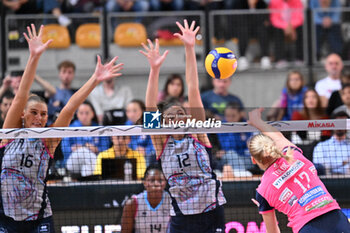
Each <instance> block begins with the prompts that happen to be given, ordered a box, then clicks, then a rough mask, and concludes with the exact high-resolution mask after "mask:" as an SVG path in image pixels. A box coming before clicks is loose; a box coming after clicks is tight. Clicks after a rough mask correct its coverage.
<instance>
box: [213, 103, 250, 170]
mask: <svg viewBox="0 0 350 233" xmlns="http://www.w3.org/2000/svg"><path fill="white" fill-rule="evenodd" d="M243 115H244V114H243V111H242V109H241V106H240V105H239V104H238V103H228V104H227V106H226V108H225V115H224V116H225V119H224V122H245V121H246V120H245V119H244V117H243ZM252 135H253V133H251V132H248V133H219V134H217V136H218V139H219V142H220V145H221V150H222V151H223V152H224V153H223V157H222V162H223V164H224V166H229V167H230V168H232V169H233V175H234V176H236V177H237V176H238V177H239V176H252V173H251V172H250V171H249V169H251V168H253V166H254V165H253V164H252V162H251V160H250V153H249V150H248V147H247V142H248V139H249V138H250V137H251V136H252ZM221 154H222V153H221ZM230 168H229V169H227V168H224V177H225V176H229V175H227V174H225V172H226V171H227V170H230Z"/></svg>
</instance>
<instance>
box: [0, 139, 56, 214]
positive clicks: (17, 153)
mask: <svg viewBox="0 0 350 233" xmlns="http://www.w3.org/2000/svg"><path fill="white" fill-rule="evenodd" d="M0 156H1V158H2V160H1V198H2V199H1V204H2V209H3V213H4V214H5V215H6V216H8V217H11V218H13V219H14V220H15V221H29V220H36V219H38V218H39V217H44V218H45V217H49V216H51V215H52V212H51V206H50V202H49V200H48V197H47V194H46V183H45V182H46V175H47V170H48V167H49V160H50V155H49V152H48V150H47V148H46V146H45V144H44V142H43V140H41V139H15V140H12V141H10V142H9V143H8V144H7V145H5V146H4V147H2V148H1V150H0Z"/></svg>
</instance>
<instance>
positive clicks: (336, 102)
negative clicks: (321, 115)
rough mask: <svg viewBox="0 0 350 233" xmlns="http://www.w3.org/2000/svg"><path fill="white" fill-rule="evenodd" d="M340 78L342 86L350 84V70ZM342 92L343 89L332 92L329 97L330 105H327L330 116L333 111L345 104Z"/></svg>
mask: <svg viewBox="0 0 350 233" xmlns="http://www.w3.org/2000/svg"><path fill="white" fill-rule="evenodd" d="M340 80H341V81H340V82H341V86H342V88H343V87H344V85H346V84H350V72H348V71H346V72H345V73H343V74H342V76H341V78H340ZM340 92H341V90H338V91H333V92H332V95H331V97H330V98H329V101H328V106H327V114H328V116H330V115H332V112H333V111H334V109H336V108H337V107H339V106H341V105H343V104H344V103H343V101H342V99H341V96H340V95H341V93H340Z"/></svg>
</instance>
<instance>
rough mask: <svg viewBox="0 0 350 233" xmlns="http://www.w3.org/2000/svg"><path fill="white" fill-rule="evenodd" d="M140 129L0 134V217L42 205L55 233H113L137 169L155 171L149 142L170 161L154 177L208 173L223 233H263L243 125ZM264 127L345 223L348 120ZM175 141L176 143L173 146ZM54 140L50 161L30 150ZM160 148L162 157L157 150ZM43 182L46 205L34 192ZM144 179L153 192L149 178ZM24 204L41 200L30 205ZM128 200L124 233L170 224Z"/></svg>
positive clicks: (349, 182) (349, 184)
mask: <svg viewBox="0 0 350 233" xmlns="http://www.w3.org/2000/svg"><path fill="white" fill-rule="evenodd" d="M145 119H146V118H145ZM149 123H150V121H148V120H147V119H146V121H145V122H144V125H131V126H98V127H65V128H30V129H3V130H0V138H1V139H2V140H3V142H4V141H5V140H7V142H8V143H9V144H7V145H6V146H5V147H3V150H2V157H1V159H2V160H1V161H2V173H1V191H2V206H3V209H4V213H5V214H6V215H7V216H10V217H12V218H15V219H16V220H25V219H30V218H36V217H38V216H44V217H45V216H46V215H50V213H48V212H46V211H42V210H41V209H42V203H45V205H46V206H49V205H51V207H52V215H53V218H54V223H55V230H56V232H64V233H80V232H81V233H87V232H90V233H102V232H106V233H107V232H108V233H112V232H113V233H116V232H121V226H122V225H121V221H122V217H123V208H124V206H125V204H126V203H128V200H130V198H131V197H132V196H133V195H134V197H135V195H137V194H140V193H142V192H143V191H144V190H145V187H144V183H143V182H144V174H145V171H146V168H147V167H148V166H153V167H154V166H156V165H158V163H159V161H158V160H157V159H156V149H155V147H158V148H159V145H157V146H156V145H154V143H156V142H157V141H156V140H153V143H152V139H151V138H156V137H166V138H167V140H166V141H165V143H166V144H167V150H168V151H166V150H164V151H163V152H162V157H161V159H166V156H173V157H174V158H173V159H168V160H166V161H167V162H166V163H167V164H166V166H164V164H163V169H164V167H166V169H170V170H173V171H176V170H178V172H179V173H181V172H182V171H190V170H191V169H192V167H193V169H198V167H199V168H200V169H202V170H205V171H207V172H208V171H209V170H206V169H210V168H211V169H212V171H213V172H214V173H215V174H216V177H217V179H218V180H221V181H222V189H223V193H224V195H225V198H226V204H225V205H224V211H225V223H226V232H227V233H228V232H239V233H246V232H252V233H253V232H256V233H258V232H265V226H264V223H263V221H262V218H261V216H260V215H259V214H258V210H257V207H256V206H255V205H254V204H253V203H252V202H251V198H254V197H255V189H256V188H257V186H258V184H259V182H260V178H261V176H262V174H263V171H262V170H260V169H259V168H258V167H257V166H256V165H254V164H252V162H251V159H250V154H249V151H248V148H247V141H248V140H249V138H250V137H251V136H252V135H254V134H256V133H258V132H257V130H256V129H255V128H254V127H252V126H250V125H248V124H247V123H245V122H240V123H221V122H220V124H219V123H218V122H216V121H215V120H214V119H213V120H212V121H208V122H207V123H206V125H204V124H202V125H196V124H194V123H193V124H192V123H191V122H189V123H188V124H186V123H184V125H176V126H174V125H168V127H161V128H158V127H157V126H158V125H157V124H153V125H151V124H149ZM268 123H269V124H270V125H272V126H274V127H276V128H277V129H278V130H280V131H281V132H282V133H283V134H284V135H285V136H286V137H287V138H289V139H290V140H291V141H292V142H293V143H295V144H296V145H297V146H298V147H299V148H301V149H302V150H303V151H304V155H305V156H306V157H307V158H308V159H309V160H310V161H313V162H314V164H315V167H316V169H317V171H318V174H319V176H320V177H321V179H322V181H323V182H324V183H325V185H326V187H327V188H328V190H329V192H330V193H331V194H332V195H333V196H334V197H335V198H336V199H337V201H338V202H339V204H340V206H341V207H342V209H343V211H344V213H346V214H347V216H350V211H349V210H350V197H349V195H348V192H346V191H345V192H344V190H349V188H350V142H349V129H350V120H349V119H335V120H317V121H279V122H268ZM200 134H207V135H208V138H209V140H210V144H211V146H212V147H211V148H207V149H205V148H204V147H203V148H202V147H201V148H196V145H197V144H196V142H197V141H198V137H196V135H200ZM177 135H185V136H184V137H180V138H179V136H177ZM57 138H59V139H62V140H61V142H60V144H59V146H58V147H57V149H56V150H55V153H54V155H52V157H53V158H52V157H50V155H49V154H47V153H45V151H43V150H42V149H41V148H40V146H41V145H42V144H41V142H42V140H41V139H45V140H56V139H57ZM183 138H190V140H192V139H193V140H192V141H190V143H188V144H186V145H185V146H181V147H178V146H177V144H181V143H183ZM160 142H161V143H163V144H164V142H163V141H160ZM46 145H48V144H46ZM193 145H194V148H193V152H194V153H203V154H204V155H205V154H208V155H209V157H210V160H208V161H206V160H205V156H204V157H201V156H198V155H197V154H196V156H197V157H196V158H192V157H191V156H189V155H188V154H186V153H180V152H181V151H183V150H185V149H188V148H189V147H191V146H193ZM161 148H163V149H164V148H165V147H164V145H161ZM201 149H204V150H205V152H204V151H201ZM46 160H50V161H51V162H50V168H48V167H46V166H45V161H46ZM206 162H208V164H207V163H206ZM195 163H196V164H195ZM194 164H195V165H194ZM198 165H199V166H198ZM171 166H174V167H171ZM206 166H207V167H206ZM188 169H190V170H188ZM46 172H47V173H46ZM196 172H198V171H197V170H196ZM210 172H211V170H210ZM184 173H186V172H184ZM45 174H47V175H45ZM189 175H190V174H189ZM45 177H47V191H48V194H47V196H46V194H44V193H46V190H43V186H42V184H43V182H45V179H46V178H45ZM152 179H153V180H152V182H153V183H152V182H151V183H152V185H154V183H155V180H154V179H156V178H154V177H153V178H152ZM165 189H168V186H167V187H165ZM34 197H41V199H43V198H44V199H45V200H44V199H43V201H42V202H40V201H39V202H38V201H37V200H34V199H35V198H34ZM137 197H138V201H137V203H138V206H137V208H136V209H134V211H138V213H136V212H135V214H133V215H129V217H130V218H131V217H132V218H133V219H135V218H138V220H137V221H136V220H133V221H132V222H133V224H134V226H135V227H136V225H137V224H138V225H137V227H139V228H144V232H163V229H164V224H165V223H164V222H166V221H167V220H168V217H169V214H170V210H169V208H170V205H171V204H170V201H169V200H170V199H167V198H163V199H162V200H163V202H161V204H162V205H163V207H162V208H163V209H161V210H162V211H158V212H157V211H156V210H157V209H159V208H160V207H159V206H152V205H151V204H150V202H149V201H148V200H146V199H147V195H146V196H145V194H144V193H143V194H140V195H138V196H137ZM47 198H48V199H49V200H50V201H48V200H47ZM145 198H146V199H145ZM39 199H40V198H39ZM131 200H134V199H131ZM200 200H201V198H199V201H200ZM165 202H167V204H168V207H167V206H165V204H166V203H165ZM33 203H35V204H33ZM38 203H39V204H38ZM31 204H33V206H34V207H33V209H31V208H32V207H30V206H31ZM38 205H40V206H38ZM154 212H157V215H154ZM124 215H125V213H124ZM124 218H125V216H124ZM152 218H153V219H156V220H154V221H153V220H152ZM142 221H144V222H146V223H142ZM278 221H279V226H280V228H281V231H282V232H291V230H290V229H289V228H287V226H286V225H287V219H286V217H284V216H282V215H280V214H278Z"/></svg>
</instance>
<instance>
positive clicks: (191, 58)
mask: <svg viewBox="0 0 350 233" xmlns="http://www.w3.org/2000/svg"><path fill="white" fill-rule="evenodd" d="M176 24H177V26H178V27H179V29H180V30H181V34H180V33H175V34H174V36H176V37H177V38H179V39H180V40H181V41H182V42H183V43H184V46H185V53H186V84H187V92H188V102H189V105H190V111H191V112H190V113H191V115H192V118H194V119H196V120H202V121H204V120H205V111H204V107H203V103H202V99H201V96H200V91H199V83H198V71H197V59H196V53H195V50H194V47H195V44H196V34H197V32H198V31H199V26H197V27H196V28H195V24H196V23H195V21H192V23H191V26H188V22H187V20H184V26H182V25H181V24H180V23H179V22H176Z"/></svg>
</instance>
